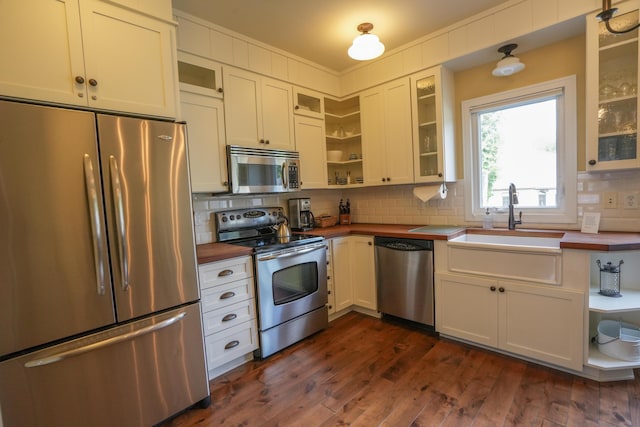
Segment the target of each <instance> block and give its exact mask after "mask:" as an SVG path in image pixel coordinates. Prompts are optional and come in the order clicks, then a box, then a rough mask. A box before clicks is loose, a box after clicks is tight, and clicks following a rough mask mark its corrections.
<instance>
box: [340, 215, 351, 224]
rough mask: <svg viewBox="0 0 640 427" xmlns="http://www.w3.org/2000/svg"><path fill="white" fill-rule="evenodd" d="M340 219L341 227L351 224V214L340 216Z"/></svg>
mask: <svg viewBox="0 0 640 427" xmlns="http://www.w3.org/2000/svg"><path fill="white" fill-rule="evenodd" d="M339 218H340V224H341V225H349V224H351V214H340V216H339Z"/></svg>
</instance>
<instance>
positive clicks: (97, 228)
mask: <svg viewBox="0 0 640 427" xmlns="http://www.w3.org/2000/svg"><path fill="white" fill-rule="evenodd" d="M83 160H84V180H85V187H86V189H87V199H88V202H89V215H90V217H91V218H90V222H91V233H92V234H93V262H94V264H95V267H96V283H97V285H98V295H104V294H105V268H106V267H105V266H106V263H105V256H104V247H105V246H104V240H103V238H104V230H103V229H102V221H101V220H100V205H99V204H98V191H97V190H96V180H95V174H94V172H93V163H92V162H91V156H89V155H88V154H85V155H84V159H83Z"/></svg>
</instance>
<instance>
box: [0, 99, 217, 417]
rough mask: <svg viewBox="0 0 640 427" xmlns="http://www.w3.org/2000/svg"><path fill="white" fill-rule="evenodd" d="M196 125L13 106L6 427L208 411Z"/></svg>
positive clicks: (3, 296) (8, 121)
mask: <svg viewBox="0 0 640 427" xmlns="http://www.w3.org/2000/svg"><path fill="white" fill-rule="evenodd" d="M192 221H193V218H192V210H191V194H190V188H189V173H188V168H187V158H186V142H185V129H184V125H180V124H175V123H170V122H162V121H153V120H142V119H136V118H130V117H119V116H113V115H106V114H94V113H92V112H88V111H76V110H68V109H63V108H57V107H50V106H41V105H30V104H26V103H18V102H12V101H0V426H2V427H14V426H20V427H26V426H47V427H50V426H65V427H71V426H88V425H90V426H109V427H111V426H150V425H153V424H156V423H158V422H160V421H162V420H164V419H166V418H167V417H169V416H171V415H173V414H175V413H176V412H179V411H181V410H182V409H184V408H186V407H188V406H190V405H192V404H194V403H199V404H201V405H207V404H208V398H209V386H208V382H207V373H206V367H205V357H204V348H203V340H202V333H201V328H202V326H201V320H200V303H199V292H198V285H197V273H196V258H195V247H194V243H193V242H194V236H193V222H192Z"/></svg>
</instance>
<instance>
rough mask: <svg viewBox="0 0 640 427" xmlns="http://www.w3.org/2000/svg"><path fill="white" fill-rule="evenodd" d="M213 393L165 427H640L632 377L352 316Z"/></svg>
mask: <svg viewBox="0 0 640 427" xmlns="http://www.w3.org/2000/svg"><path fill="white" fill-rule="evenodd" d="M639 374H640V372H636V376H640V375H639ZM211 397H212V404H211V406H210V407H209V408H207V409H190V410H188V411H186V412H184V413H182V414H181V415H179V416H177V417H176V418H174V419H172V420H170V421H168V422H166V423H164V424H163V427H186V426H304V427H315V426H344V425H353V426H367V427H369V426H388V427H391V426H412V427H413V426H416V427H417V426H455V427H459V426H471V425H473V426H545V427H551V426H580V427H582V426H587V427H590V426H640V380H638V379H636V380H633V381H617V382H610V383H598V382H595V381H591V380H587V379H584V378H581V377H577V376H574V375H570V374H567V373H563V372H560V371H557V370H554V369H550V368H546V367H543V366H539V365H536V364H533V363H527V362H524V361H521V360H518V359H514V358H510V357H507V356H503V355H500V354H496V353H492V352H489V351H485V350H482V349H476V348H474V347H471V346H467V345H463V344H460V343H457V342H454V341H451V340H447V339H441V338H438V337H436V336H434V335H433V334H429V333H428V332H425V331H421V330H416V329H415V328H410V327H407V326H406V325H402V324H398V323H397V322H389V321H385V320H379V319H375V318H372V317H369V316H365V315H362V314H359V313H355V312H352V313H349V314H347V315H345V316H343V317H341V318H339V319H337V320H335V321H333V322H332V323H331V324H330V326H329V328H328V329H326V330H325V331H322V332H320V333H318V334H316V335H314V336H312V337H310V338H307V339H305V340H303V341H302V342H300V343H298V344H296V345H294V346H292V347H289V348H287V349H285V350H283V351H281V352H280V353H277V354H276V355H274V356H271V357H270V358H268V359H267V360H264V361H253V362H250V363H248V364H245V365H244V366H241V367H239V368H236V369H234V370H233V371H231V372H229V373H227V374H226V375H223V376H221V377H219V378H217V379H214V380H213V381H211Z"/></svg>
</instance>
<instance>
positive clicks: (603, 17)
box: [596, 0, 640, 34]
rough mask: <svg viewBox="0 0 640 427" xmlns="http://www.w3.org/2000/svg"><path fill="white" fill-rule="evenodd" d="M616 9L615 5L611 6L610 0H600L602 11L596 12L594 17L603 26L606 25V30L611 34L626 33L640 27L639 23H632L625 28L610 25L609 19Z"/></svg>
mask: <svg viewBox="0 0 640 427" xmlns="http://www.w3.org/2000/svg"><path fill="white" fill-rule="evenodd" d="M617 11H618V8H617V7H611V0H602V12H600V13H599V14H597V15H596V18H598V19H599V20H600V21H602V22H604V25H605V27H607V30H609V32H610V33H613V34H624V33H628V32H630V31H633V30H636V29H637V28H638V27H640V23H638V24H635V25H632V26H631V27H629V28H625V29H621V28H613V27H611V24H610V23H609V20H610V19H611V18H613V15H615V13H616V12H617Z"/></svg>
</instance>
